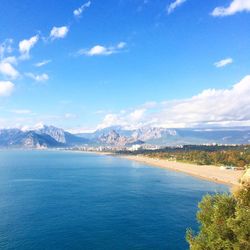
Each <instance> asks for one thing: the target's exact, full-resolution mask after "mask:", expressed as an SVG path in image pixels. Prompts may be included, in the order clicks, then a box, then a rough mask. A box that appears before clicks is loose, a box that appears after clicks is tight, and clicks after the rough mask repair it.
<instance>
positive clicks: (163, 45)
mask: <svg viewBox="0 0 250 250" xmlns="http://www.w3.org/2000/svg"><path fill="white" fill-rule="evenodd" d="M249 11H250V1H249V0H244V1H243V0H210V1H200V0H165V1H163V0H154V1H153V0H116V1H115V0H110V1H105V3H104V1H101V0H92V1H82V0H81V1H80V0H60V1H58V0H50V1H44V0H43V1H42V0H21V1H17V0H2V1H1V3H0V44H1V47H0V56H1V58H0V127H32V126H35V125H36V124H41V123H43V124H53V125H56V126H59V127H63V128H65V129H69V130H71V131H84V130H88V129H95V128H101V127H106V126H109V125H122V126H124V127H127V128H129V127H139V126H143V125H152V126H164V127H193V126H217V125H219V126H221V125H223V126H224V125H228V126H231V125H233V126H234V125H250V122H249V121H250V100H248V99H250V98H248V96H250V79H249V76H248V75H250V36H249V27H250V13H249Z"/></svg>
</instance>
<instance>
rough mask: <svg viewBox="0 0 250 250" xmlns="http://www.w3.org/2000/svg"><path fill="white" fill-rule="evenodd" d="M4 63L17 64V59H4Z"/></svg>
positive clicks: (13, 57)
mask: <svg viewBox="0 0 250 250" xmlns="http://www.w3.org/2000/svg"><path fill="white" fill-rule="evenodd" d="M2 62H5V63H10V64H17V59H16V57H15V56H9V57H5V58H3V60H2Z"/></svg>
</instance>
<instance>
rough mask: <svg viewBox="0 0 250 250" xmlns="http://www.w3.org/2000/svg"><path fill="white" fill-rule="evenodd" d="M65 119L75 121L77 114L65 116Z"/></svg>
mask: <svg viewBox="0 0 250 250" xmlns="http://www.w3.org/2000/svg"><path fill="white" fill-rule="evenodd" d="M64 117H65V119H74V118H76V115H75V114H71V113H66V114H65V115H64Z"/></svg>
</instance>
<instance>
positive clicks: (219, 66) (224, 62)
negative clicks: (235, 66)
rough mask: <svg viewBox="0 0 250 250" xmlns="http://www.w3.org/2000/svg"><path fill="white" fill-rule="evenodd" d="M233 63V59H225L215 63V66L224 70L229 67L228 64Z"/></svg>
mask: <svg viewBox="0 0 250 250" xmlns="http://www.w3.org/2000/svg"><path fill="white" fill-rule="evenodd" d="M231 63H233V59H232V58H225V59H223V60H220V61H218V62H216V63H214V66H215V67H217V68H222V67H225V66H227V65H228V64H231Z"/></svg>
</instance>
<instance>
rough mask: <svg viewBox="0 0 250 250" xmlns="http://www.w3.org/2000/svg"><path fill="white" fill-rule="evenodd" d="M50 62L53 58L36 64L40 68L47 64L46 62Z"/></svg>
mask: <svg viewBox="0 0 250 250" xmlns="http://www.w3.org/2000/svg"><path fill="white" fill-rule="evenodd" d="M50 62H51V60H44V61H41V62H38V63H35V66H36V67H38V68H39V67H42V66H44V65H46V64H48V63H50Z"/></svg>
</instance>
